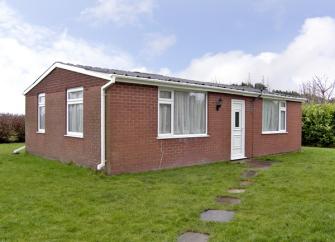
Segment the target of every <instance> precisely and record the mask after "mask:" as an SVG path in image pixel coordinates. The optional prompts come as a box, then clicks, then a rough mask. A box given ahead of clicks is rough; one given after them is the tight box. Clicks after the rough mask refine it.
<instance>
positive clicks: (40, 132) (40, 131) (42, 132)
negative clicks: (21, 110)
mask: <svg viewBox="0 0 335 242" xmlns="http://www.w3.org/2000/svg"><path fill="white" fill-rule="evenodd" d="M36 134H45V131H42V130H39V131H36Z"/></svg>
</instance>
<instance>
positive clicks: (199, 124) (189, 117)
mask: <svg viewBox="0 0 335 242" xmlns="http://www.w3.org/2000/svg"><path fill="white" fill-rule="evenodd" d="M205 132H206V94H204V93H194V92H179V91H175V93H174V133H175V134H177V135H178V134H204V133H205Z"/></svg>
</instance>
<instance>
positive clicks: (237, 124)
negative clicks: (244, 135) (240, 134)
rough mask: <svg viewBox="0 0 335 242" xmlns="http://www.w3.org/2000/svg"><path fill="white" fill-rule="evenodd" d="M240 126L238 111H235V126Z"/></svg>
mask: <svg viewBox="0 0 335 242" xmlns="http://www.w3.org/2000/svg"><path fill="white" fill-rule="evenodd" d="M239 127H240V112H235V128H239Z"/></svg>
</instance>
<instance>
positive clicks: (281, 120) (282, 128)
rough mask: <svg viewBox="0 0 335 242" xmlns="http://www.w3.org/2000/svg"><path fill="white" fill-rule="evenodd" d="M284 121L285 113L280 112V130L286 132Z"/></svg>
mask: <svg viewBox="0 0 335 242" xmlns="http://www.w3.org/2000/svg"><path fill="white" fill-rule="evenodd" d="M285 121H286V112H285V111H281V112H280V130H286V127H285V126H286V125H285Z"/></svg>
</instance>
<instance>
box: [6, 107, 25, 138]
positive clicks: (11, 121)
mask: <svg viewBox="0 0 335 242" xmlns="http://www.w3.org/2000/svg"><path fill="white" fill-rule="evenodd" d="M24 137H25V133H24V115H18V114H8V113H0V143H9V142H24Z"/></svg>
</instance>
